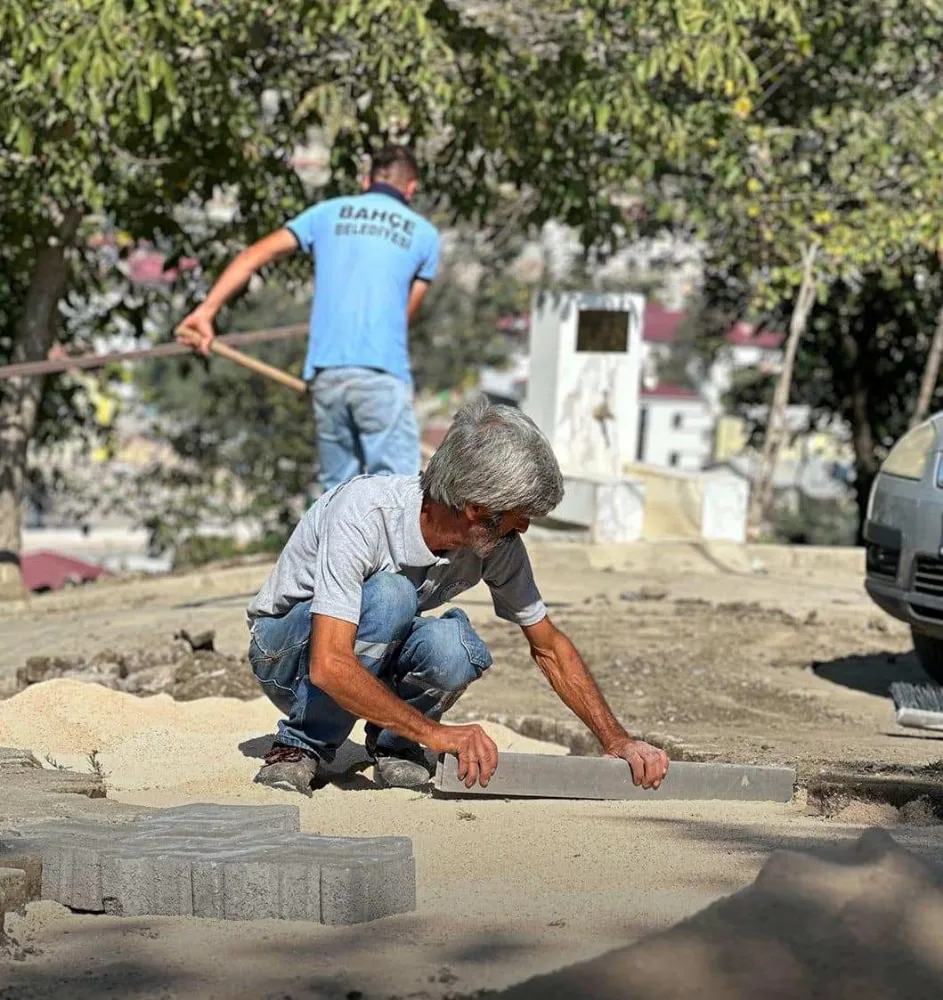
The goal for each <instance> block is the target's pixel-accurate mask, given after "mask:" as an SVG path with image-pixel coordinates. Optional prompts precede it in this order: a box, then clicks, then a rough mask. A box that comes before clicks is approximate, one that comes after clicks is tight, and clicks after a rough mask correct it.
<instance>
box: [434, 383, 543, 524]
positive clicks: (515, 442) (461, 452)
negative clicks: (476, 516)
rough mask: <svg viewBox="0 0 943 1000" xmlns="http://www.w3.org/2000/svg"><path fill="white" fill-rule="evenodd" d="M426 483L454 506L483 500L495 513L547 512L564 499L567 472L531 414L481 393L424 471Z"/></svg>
mask: <svg viewBox="0 0 943 1000" xmlns="http://www.w3.org/2000/svg"><path fill="white" fill-rule="evenodd" d="M422 489H423V493H424V494H425V496H426V497H428V499H430V500H433V501H435V502H436V503H440V504H443V505H444V506H446V507H448V508H450V509H451V510H464V509H465V506H466V504H477V505H478V506H480V507H485V508H487V509H488V510H490V511H491V512H492V513H505V512H509V511H516V512H517V513H519V514H521V515H523V516H524V517H543V516H544V515H545V514H549V513H550V511H552V510H553V508H554V507H556V506H557V504H559V503H560V501H561V500H562V499H563V476H562V475H561V474H560V466H559V464H558V463H557V459H556V456H555V455H554V454H553V449H552V448H551V447H550V442H549V441H548V440H547V439H546V438H545V437H544V436H543V434H541V432H540V431H539V430H538V428H537V425H536V424H535V423H534V422H533V420H531V419H530V417H528V416H526V415H525V414H524V413H522V412H521V411H520V410H519V409H517V407H514V406H499V405H492V404H491V403H489V402H488V400H487V399H486V398H485V397H484V396H479V397H477V398H476V399H475V400H473V401H472V402H471V403H468V404H466V405H465V406H463V407H462V409H460V410H459V411H458V413H456V414H455V419H454V420H453V421H452V426H451V427H450V428H449V431H448V433H447V434H446V435H445V440H443V442H442V444H441V445H440V446H439V449H438V451H436V453H435V454H434V455H433V456H432V458H431V459H430V460H429V465H428V466H427V468H426V471H425V472H424V473H423V474H422Z"/></svg>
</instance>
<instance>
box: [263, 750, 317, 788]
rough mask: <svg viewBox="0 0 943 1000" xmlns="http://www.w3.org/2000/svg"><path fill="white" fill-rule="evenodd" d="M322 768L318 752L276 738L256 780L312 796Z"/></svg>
mask: <svg viewBox="0 0 943 1000" xmlns="http://www.w3.org/2000/svg"><path fill="white" fill-rule="evenodd" d="M320 770H321V759H320V758H319V757H318V756H317V755H316V754H314V753H312V752H311V751H310V750H302V749H301V747H293V746H288V744H287V743H279V742H278V741H277V740H276V741H275V742H274V743H273V744H272V749H271V750H269V752H268V753H267V754H266V755H265V763H264V764H263V765H262V767H261V769H260V770H259V773H258V774H257V775H256V776H255V781H256V782H257V783H258V784H260V785H268V786H269V787H270V788H281V789H282V790H284V791H296V792H301V794H302V795H307V796H308V797H309V798H310V796H311V786H312V785H313V784H314V782H315V779H316V778H317V777H318V773H319V771H320Z"/></svg>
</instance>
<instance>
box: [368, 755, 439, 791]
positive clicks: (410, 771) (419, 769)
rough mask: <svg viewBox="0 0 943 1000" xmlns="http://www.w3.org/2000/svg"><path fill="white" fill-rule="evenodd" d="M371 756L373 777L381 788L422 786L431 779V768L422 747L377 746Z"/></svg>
mask: <svg viewBox="0 0 943 1000" xmlns="http://www.w3.org/2000/svg"><path fill="white" fill-rule="evenodd" d="M373 756H374V759H375V760H376V765H375V767H374V772H373V774H374V779H375V781H376V783H377V784H378V785H379V786H380V787H381V788H424V787H425V786H426V785H428V784H429V782H430V781H431V780H432V775H433V769H432V768H431V767H430V766H429V761H428V760H427V758H426V754H425V751H424V750H423V749H422V747H419V746H416V747H409V748H408V749H406V750H383V749H380V748H377V749H376V750H375V751H374V754H373Z"/></svg>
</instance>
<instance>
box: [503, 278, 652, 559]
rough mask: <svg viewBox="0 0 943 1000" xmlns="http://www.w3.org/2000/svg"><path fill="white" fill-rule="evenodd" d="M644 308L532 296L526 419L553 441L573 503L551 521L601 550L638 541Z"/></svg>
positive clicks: (599, 299) (618, 298)
mask: <svg viewBox="0 0 943 1000" xmlns="http://www.w3.org/2000/svg"><path fill="white" fill-rule="evenodd" d="M644 308H645V300H644V298H643V297H642V296H641V295H636V294H609V293H592V292H548V291H540V292H537V293H535V295H534V298H533V303H532V306H531V325H530V377H529V379H528V384H527V396H526V398H525V400H524V405H523V409H524V411H525V412H526V413H527V414H528V415H529V416H530V417H531V418H532V419H533V420H534V421H535V423H536V424H537V426H538V427H540V429H541V430H542V431H543V432H544V434H546V435H547V438H548V439H549V440H550V443H551V445H552V446H553V449H554V451H555V453H556V455H557V458H558V459H559V462H560V468H561V469H562V471H563V475H564V479H565V482H566V496H565V497H564V501H563V503H562V504H561V505H560V507H559V508H557V510H556V511H555V512H554V515H553V516H554V517H555V518H558V519H560V520H563V521H570V522H572V523H575V524H581V525H584V526H586V527H589V528H590V530H591V533H592V536H593V538H594V540H596V541H609V542H621V541H635V540H637V539H638V538H640V537H641V534H642V526H643V518H644V489H643V488H642V487H641V486H640V484H638V483H637V482H633V481H632V480H630V479H626V478H624V477H623V475H622V470H623V468H624V467H625V466H626V465H628V464H630V463H631V462H633V461H635V458H636V451H637V442H638V414H639V407H638V392H639V378H640V375H641V362H642V319H643V314H644Z"/></svg>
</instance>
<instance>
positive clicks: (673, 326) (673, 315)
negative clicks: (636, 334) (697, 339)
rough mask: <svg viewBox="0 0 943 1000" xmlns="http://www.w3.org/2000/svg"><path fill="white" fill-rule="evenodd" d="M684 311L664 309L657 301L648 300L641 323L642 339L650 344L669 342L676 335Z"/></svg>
mask: <svg viewBox="0 0 943 1000" xmlns="http://www.w3.org/2000/svg"><path fill="white" fill-rule="evenodd" d="M685 315H686V314H685V313H683V312H678V311H675V310H673V309H665V308H664V307H663V306H660V305H658V303H657V302H649V303H648V304H647V305H646V306H645V316H644V318H643V325H642V339H643V340H647V341H648V342H649V343H650V344H670V343H672V342H673V341H674V339H675V337H677V336H678V327H679V326H680V325H681V321H682V320H683V319H684V317H685Z"/></svg>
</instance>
